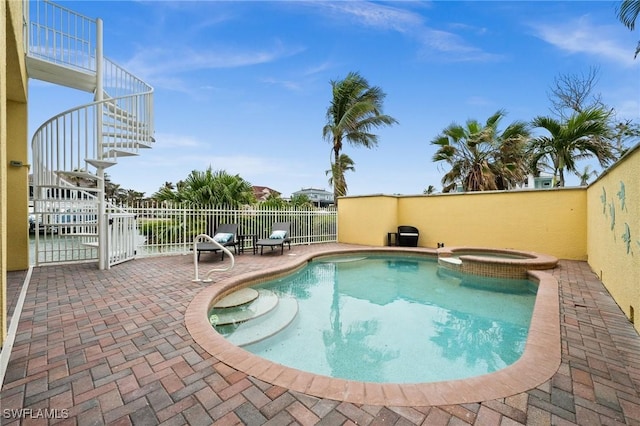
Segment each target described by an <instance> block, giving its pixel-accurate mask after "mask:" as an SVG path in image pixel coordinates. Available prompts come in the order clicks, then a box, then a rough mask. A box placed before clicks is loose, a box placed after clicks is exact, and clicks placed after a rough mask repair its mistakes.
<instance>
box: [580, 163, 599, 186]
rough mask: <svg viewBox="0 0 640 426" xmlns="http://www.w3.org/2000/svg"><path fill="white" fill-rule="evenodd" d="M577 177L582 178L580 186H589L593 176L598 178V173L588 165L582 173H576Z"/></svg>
mask: <svg viewBox="0 0 640 426" xmlns="http://www.w3.org/2000/svg"><path fill="white" fill-rule="evenodd" d="M576 176H578V177H579V178H580V186H587V185H588V184H589V179H591V177H592V176H598V172H596V171H595V170H591V166H590V165H589V164H587V165H586V166H584V168H583V169H582V171H581V172H576Z"/></svg>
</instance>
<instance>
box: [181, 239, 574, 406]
mask: <svg viewBox="0 0 640 426" xmlns="http://www.w3.org/2000/svg"><path fill="white" fill-rule="evenodd" d="M400 252H402V253H409V254H418V255H422V256H426V257H430V258H432V259H436V257H437V253H436V250H435V249H428V248H404V247H403V248H387V247H366V246H350V245H343V244H334V245H327V246H318V247H315V248H314V249H313V250H309V251H305V252H303V253H295V255H294V256H286V257H284V258H279V261H278V262H277V263H274V264H273V265H272V266H270V267H269V268H260V269H256V270H253V271H249V272H247V273H244V274H239V275H233V274H232V275H230V276H228V277H227V278H224V279H222V280H219V281H218V282H216V283H215V284H213V285H210V286H207V287H205V288H203V289H202V290H201V291H200V292H198V293H197V295H196V296H195V297H194V298H193V299H192V300H191V302H190V303H189V305H188V307H187V309H186V312H185V325H186V327H187V330H188V332H189V334H190V335H191V336H192V338H193V339H194V341H195V342H197V343H198V345H200V346H201V347H202V348H203V350H204V351H205V352H206V353H208V354H210V355H211V362H212V363H214V364H216V365H226V366H228V367H221V368H223V370H221V371H225V372H226V374H230V373H232V372H234V371H235V372H241V373H244V374H246V375H248V376H249V377H250V378H255V379H258V380H260V381H261V382H264V383H268V384H270V385H274V386H279V387H282V388H285V389H289V390H292V391H296V392H300V393H303V394H306V395H311V396H315V397H318V398H327V399H332V400H337V401H345V402H351V403H355V404H370V405H392V406H414V407H415V406H431V405H451V404H463V403H471V402H478V401H485V400H490V399H495V398H505V397H508V396H510V395H514V394H517V393H520V392H524V391H527V390H529V389H533V388H535V387H537V386H540V385H541V384H542V383H544V382H546V381H547V380H549V378H550V377H551V376H552V375H553V374H554V373H555V372H556V371H557V369H558V367H559V365H560V355H561V347H560V319H559V299H558V284H557V281H556V279H555V278H554V277H553V275H552V274H550V273H546V272H542V271H530V272H529V274H528V277H529V279H530V280H531V281H533V282H535V283H537V285H538V291H537V295H536V301H535V306H534V310H533V315H532V317H531V324H530V327H529V333H528V337H527V343H526V346H525V350H524V353H523V354H522V356H521V357H520V358H519V359H518V360H517V361H516V362H514V363H513V364H511V365H509V366H507V367H505V368H503V369H501V370H498V371H497V372H494V373H488V374H483V375H480V376H476V377H472V378H468V379H460V380H449V381H438V382H425V383H411V384H399V383H372V382H361V381H356V380H345V379H337V378H331V377H328V376H325V375H318V374H313V373H309V372H306V371H302V370H299V369H295V368H291V367H287V366H283V365H281V364H278V363H275V362H272V361H269V360H267V359H265V358H263V357H260V356H258V355H255V354H252V353H250V352H248V351H246V350H244V349H243V348H241V347H238V346H237V345H234V344H232V343H230V342H229V341H228V340H227V339H225V338H224V337H223V336H222V335H221V334H219V333H218V332H216V331H215V330H214V329H213V327H212V326H211V324H210V322H209V317H208V313H209V311H210V309H211V307H212V306H214V305H215V304H216V303H217V302H219V301H221V300H222V299H224V298H225V297H226V296H228V295H230V294H232V293H236V292H237V291H238V290H239V289H242V288H248V287H251V286H255V285H257V284H261V283H264V282H266V281H269V280H272V279H274V278H279V277H282V276H285V275H288V274H291V273H293V272H295V271H297V270H299V269H300V268H302V267H304V266H305V265H306V264H307V263H308V262H310V261H312V260H314V259H320V258H322V257H325V256H330V255H337V254H339V255H349V256H365V255H370V254H382V253H396V254H397V253H400ZM220 362H221V363H222V364H219V363H220ZM229 367H231V370H229ZM216 369H218V367H216Z"/></svg>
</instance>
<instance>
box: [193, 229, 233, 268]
mask: <svg viewBox="0 0 640 426" xmlns="http://www.w3.org/2000/svg"><path fill="white" fill-rule="evenodd" d="M237 235H238V225H237V224H235V223H225V224H222V225H219V226H218V228H217V229H216V230H215V233H213V237H212V238H213V239H214V240H215V241H216V242H217V243H219V244H221V245H223V246H224V247H227V248H229V247H233V251H234V252H235V253H236V254H237V253H238V246H237ZM196 250H197V251H198V261H199V260H200V253H202V252H203V251H210V252H214V253H215V252H217V251H220V252H222V257H221V258H220V259H221V260H224V250H221V249H220V247H218V246H217V245H215V244H213V243H208V242H205V243H197V244H196Z"/></svg>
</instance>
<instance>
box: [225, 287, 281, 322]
mask: <svg viewBox="0 0 640 426" xmlns="http://www.w3.org/2000/svg"><path fill="white" fill-rule="evenodd" d="M257 293H258V294H257V296H256V298H255V299H254V300H253V301H251V302H249V303H247V304H245V305H241V306H236V307H233V308H221V309H218V308H216V309H214V311H213V312H214V315H216V316H217V317H218V318H217V323H216V325H228V324H239V323H243V322H245V321H249V320H253V319H255V318H258V317H260V316H262V315H264V314H266V313H268V312H271V311H272V310H273V309H275V308H276V306H278V296H276V294H275V293H274V292H272V291H271V290H265V289H260V290H258V291H257Z"/></svg>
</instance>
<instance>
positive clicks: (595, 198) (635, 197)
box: [587, 145, 640, 331]
mask: <svg viewBox="0 0 640 426" xmlns="http://www.w3.org/2000/svg"><path fill="white" fill-rule="evenodd" d="M587 194H588V196H587V200H588V201H587V212H588V218H587V226H588V235H587V248H588V251H589V265H590V266H591V269H592V270H593V271H594V272H595V273H596V274H597V275H598V276H599V277H600V279H601V281H602V282H603V284H604V285H605V286H606V287H607V289H608V290H609V292H610V293H611V295H612V296H613V298H614V299H615V300H616V302H617V303H618V305H619V306H620V308H621V309H622V310H623V311H624V313H625V314H626V315H627V317H629V318H631V310H632V308H633V310H634V311H635V314H634V320H635V321H634V323H635V327H636V329H637V330H639V331H640V327H639V325H640V320H639V319H640V145H638V146H636V147H635V149H634V150H632V151H631V152H629V153H628V154H627V155H626V156H625V157H624V158H622V159H621V160H620V161H619V162H618V163H616V164H615V165H614V166H613V167H611V168H610V169H609V170H607V172H606V173H604V174H602V175H601V176H600V178H599V179H598V180H596V181H595V182H594V183H592V184H591V185H590V186H589V190H588V192H587Z"/></svg>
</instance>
